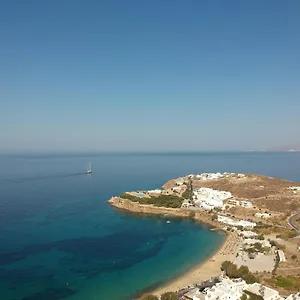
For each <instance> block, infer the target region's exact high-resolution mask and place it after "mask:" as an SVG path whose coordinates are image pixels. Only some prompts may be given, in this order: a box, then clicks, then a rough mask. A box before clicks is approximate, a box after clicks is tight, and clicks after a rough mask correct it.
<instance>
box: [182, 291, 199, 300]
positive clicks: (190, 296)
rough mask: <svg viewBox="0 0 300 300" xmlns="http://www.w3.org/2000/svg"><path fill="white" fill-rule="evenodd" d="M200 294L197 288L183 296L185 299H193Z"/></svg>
mask: <svg viewBox="0 0 300 300" xmlns="http://www.w3.org/2000/svg"><path fill="white" fill-rule="evenodd" d="M199 294H200V291H199V289H198V288H194V289H192V290H190V291H189V292H187V293H186V294H184V296H185V297H187V298H190V299H193V297H194V296H198V295H199Z"/></svg>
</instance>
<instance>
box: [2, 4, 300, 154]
mask: <svg viewBox="0 0 300 300" xmlns="http://www.w3.org/2000/svg"><path fill="white" fill-rule="evenodd" d="M299 14H300V2H299V1H295V0H291V1H288V3H287V2H284V1H279V0H275V1H271V0H267V1H263V2H262V1H258V0H254V1H248V2H241V1H230V3H229V2H227V1H226V2H224V1H221V0H217V1H214V2H211V1H194V2H182V1H177V0H175V1H158V0H154V1H151V2H144V1H137V0H129V1H126V2H123V1H118V0H113V1H101V2H98V1H80V0H77V1H73V2H72V5H70V3H69V1H65V0H62V1H51V2H47V3H46V2H44V1H37V0H33V1H30V2H27V1H26V2H24V1H3V3H2V5H1V11H0V22H1V25H2V26H1V27H0V38H1V42H2V43H1V48H0V64H1V70H0V99H1V102H0V152H1V153H15V152H116V151H117V152H168V151H192V152H194V151H261V150H266V149H280V148H282V147H283V148H286V147H287V148H289V147H293V146H289V145H297V146H296V147H297V148H300V138H299V133H298V132H297V130H296V128H300V118H299V111H300V101H299V94H300V85H299V80H300V69H299V65H300V55H299V53H300V40H299V38H298V35H299V31H300V18H299Z"/></svg>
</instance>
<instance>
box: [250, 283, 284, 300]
mask: <svg viewBox="0 0 300 300" xmlns="http://www.w3.org/2000/svg"><path fill="white" fill-rule="evenodd" d="M261 287H263V293H264V298H269V297H274V296H278V297H279V293H278V291H276V290H273V289H271V288H269V287H266V286H262V285H261V284H259V283H253V284H249V285H248V286H247V287H246V288H245V290H246V291H248V292H250V293H253V294H255V295H260V294H261V292H260V291H261Z"/></svg>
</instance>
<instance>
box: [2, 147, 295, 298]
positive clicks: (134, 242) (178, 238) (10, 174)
mask: <svg viewBox="0 0 300 300" xmlns="http://www.w3.org/2000/svg"><path fill="white" fill-rule="evenodd" d="M89 161H91V162H92V167H93V174H92V175H86V174H84V171H85V168H86V164H87V163H88V162H89ZM218 171H220V172H224V171H228V172H241V173H260V174H265V175H269V176H274V177H281V178H285V179H289V180H295V181H300V153H297V152H295V153H264V152H261V153H251V152H244V153H164V154H89V155H87V154H81V155H80V154H76V155H75V154H61V155H58V154H55V155H34V154H32V155H28V154H26V155H25V154H24V155H11V156H7V155H6V156H5V155H2V156H0V299H1V300H6V299H8V300H10V299H22V300H50V299H51V300H54V299H70V300H79V299H80V300H96V299H97V300H99V299H112V300H123V299H131V298H132V295H134V294H135V293H136V292H138V291H141V290H143V289H145V288H147V287H149V286H152V285H156V284H160V283H161V282H163V281H165V280H170V279H172V278H173V277H174V276H176V275H178V274H180V273H182V272H184V271H185V270H187V269H189V268H191V267H192V266H193V265H195V264H196V263H200V262H201V261H202V260H204V259H205V258H207V257H208V256H209V255H210V254H211V253H212V251H214V250H215V249H216V248H218V246H219V245H220V243H222V241H223V239H224V236H223V235H222V234H221V233H218V232H212V231H210V230H209V229H208V228H207V227H206V226H202V225H199V224H196V223H194V222H192V221H189V220H180V219H174V220H173V219H172V221H171V223H170V224H167V223H166V220H167V217H149V216H141V215H133V214H129V213H125V212H121V211H118V210H115V209H113V208H111V207H110V206H109V205H108V204H107V202H106V201H107V200H108V199H109V198H110V197H111V196H115V195H119V194H120V193H121V192H124V191H131V190H136V189H140V190H142V189H154V188H159V187H161V185H162V184H163V183H164V182H165V181H167V180H169V179H171V178H175V177H179V176H183V175H187V174H190V173H201V172H218Z"/></svg>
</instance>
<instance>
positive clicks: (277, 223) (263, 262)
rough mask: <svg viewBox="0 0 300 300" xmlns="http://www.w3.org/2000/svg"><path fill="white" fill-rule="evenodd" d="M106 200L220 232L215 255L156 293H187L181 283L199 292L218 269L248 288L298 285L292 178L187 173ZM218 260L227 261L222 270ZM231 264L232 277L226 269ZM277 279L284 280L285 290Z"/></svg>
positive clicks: (299, 196)
mask: <svg viewBox="0 0 300 300" xmlns="http://www.w3.org/2000/svg"><path fill="white" fill-rule="evenodd" d="M108 203H109V204H110V205H112V206H113V207H115V208H118V209H122V210H127V211H131V212H134V213H143V214H160V215H165V216H168V222H170V220H171V219H170V218H171V217H172V216H173V217H183V218H191V219H193V220H195V221H199V222H202V223H206V224H208V225H209V226H211V228H212V230H215V229H217V230H222V231H224V232H226V240H225V242H224V244H223V245H222V247H221V248H220V249H219V250H218V251H217V253H212V257H211V258H210V259H209V260H207V261H206V262H204V263H203V264H201V265H199V266H196V267H195V268H194V269H193V270H191V271H189V272H188V273H186V274H184V275H183V276H181V277H180V278H178V279H176V280H174V281H173V282H171V283H168V284H166V285H165V286H162V287H161V288H159V289H157V290H155V291H154V292H153V293H154V294H156V295H161V294H163V293H166V292H168V291H173V292H175V291H176V293H177V294H178V295H183V294H182V293H183V291H184V292H186V293H188V292H190V291H191V289H189V290H188V291H186V287H187V286H192V287H193V288H195V289H198V292H197V293H202V291H201V289H199V284H200V285H201V284H202V283H203V281H205V280H207V279H209V278H219V277H220V275H221V274H223V273H222V271H221V269H222V270H223V272H225V273H226V274H227V275H228V276H231V277H242V278H241V280H244V281H245V284H246V285H247V284H252V285H253V286H250V290H251V291H252V290H255V284H256V282H260V285H261V284H262V283H263V284H265V285H266V288H270V289H271V288H276V289H278V290H279V291H280V292H281V293H282V294H284V295H287V294H289V293H290V292H292V291H296V290H297V289H298V288H299V289H300V280H298V279H297V277H295V276H296V275H298V273H300V269H299V270H298V269H297V268H296V269H295V265H298V266H299V265H300V254H299V249H300V239H299V240H297V239H295V237H296V236H298V235H299V233H300V183H298V182H292V181H288V180H283V179H278V178H273V177H269V176H262V175H257V174H237V173H227V172H225V173H202V174H190V175H187V176H184V177H180V178H176V179H171V180H169V181H168V182H166V183H165V184H163V186H162V188H159V189H155V190H148V191H145V190H138V191H130V192H124V193H122V194H121V195H119V196H116V197H112V198H111V199H110V200H109V201H108ZM298 243H299V245H298ZM298 247H299V248H298ZM224 261H227V262H228V263H230V264H231V266H230V271H228V270H227V271H228V272H227V271H226V270H224ZM226 266H227V267H228V264H227V265H226ZM241 267H243V268H244V267H245V268H247V270H248V271H247V272H246V273H247V276H246V275H245V274H244V275H243V274H242V272H239V271H238V270H239V268H241ZM234 268H236V270H237V271H236V273H235V274H236V275H234V274H233V273H232V270H233V269H234ZM297 272H298V273H297ZM282 278H284V279H282ZM280 280H288V281H289V284H288V286H289V288H286V286H285V284H282V282H281V281H280ZM278 282H279V283H278ZM252 292H253V291H252ZM276 292H277V291H276ZM199 295H200V294H199ZM202 296H203V295H202ZM202 296H201V297H200V298H203V297H204V296H205V295H204V296H203V297H202ZM200 298H199V299H200ZM204 298H205V297H204ZM145 299H146V298H145ZM149 299H150V298H149ZM166 299H167V298H166ZM187 299H189V298H187ZM191 299H194V298H191ZM195 299H196V298H195ZM263 299H264V298H263Z"/></svg>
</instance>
